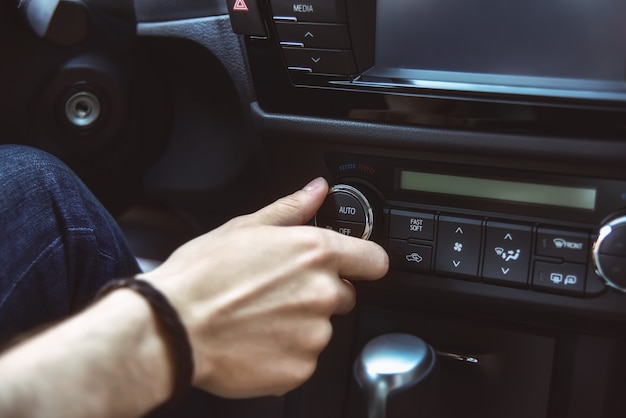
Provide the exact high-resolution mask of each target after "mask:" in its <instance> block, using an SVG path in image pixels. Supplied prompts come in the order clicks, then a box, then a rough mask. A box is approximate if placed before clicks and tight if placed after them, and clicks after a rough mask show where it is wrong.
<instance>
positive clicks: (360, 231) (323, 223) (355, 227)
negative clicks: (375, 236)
mask: <svg viewBox="0 0 626 418" xmlns="http://www.w3.org/2000/svg"><path fill="white" fill-rule="evenodd" d="M316 224H317V226H318V227H320V228H326V229H331V230H333V231H335V232H339V233H340V234H343V235H347V236H349V237H356V238H363V235H364V233H365V223H357V222H346V221H339V220H336V219H316Z"/></svg>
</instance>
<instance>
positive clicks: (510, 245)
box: [483, 222, 532, 285]
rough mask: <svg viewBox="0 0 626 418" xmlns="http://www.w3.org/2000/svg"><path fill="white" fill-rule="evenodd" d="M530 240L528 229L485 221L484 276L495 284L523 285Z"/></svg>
mask: <svg viewBox="0 0 626 418" xmlns="http://www.w3.org/2000/svg"><path fill="white" fill-rule="evenodd" d="M531 237H532V229H531V227H530V226H527V225H518V224H506V223H499V222H487V234H486V239H485V257H484V262H483V277H484V278H485V279H489V280H491V281H492V282H496V283H503V284H513V285H526V283H527V281H528V272H529V263H530V251H531Z"/></svg>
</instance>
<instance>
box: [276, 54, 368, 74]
mask: <svg viewBox="0 0 626 418" xmlns="http://www.w3.org/2000/svg"><path fill="white" fill-rule="evenodd" d="M283 53H284V55H285V61H286V62H287V67H289V68H294V69H304V68H306V69H310V70H311V72H313V73H320V74H337V75H350V74H355V73H356V65H355V64H354V58H353V56H352V51H350V50H338V49H337V50H335V49H313V48H283Z"/></svg>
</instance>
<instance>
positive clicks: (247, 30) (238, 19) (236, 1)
mask: <svg viewBox="0 0 626 418" xmlns="http://www.w3.org/2000/svg"><path fill="white" fill-rule="evenodd" d="M227 1H228V14H229V15H230V24H231V26H232V27H233V32H235V33H238V34H241V35H252V36H262V37H265V36H267V34H266V32H265V24H264V23H263V19H262V18H261V13H260V12H259V7H258V5H257V0H227Z"/></svg>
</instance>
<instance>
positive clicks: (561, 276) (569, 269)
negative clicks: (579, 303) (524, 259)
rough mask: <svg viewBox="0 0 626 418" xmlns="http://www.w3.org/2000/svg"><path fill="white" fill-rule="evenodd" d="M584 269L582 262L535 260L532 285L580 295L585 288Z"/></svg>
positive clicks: (542, 288) (585, 269) (541, 288)
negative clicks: (545, 261)
mask: <svg viewBox="0 0 626 418" xmlns="http://www.w3.org/2000/svg"><path fill="white" fill-rule="evenodd" d="M586 271H587V268H586V266H585V265H583V264H572V263H564V264H553V263H544V262H542V261H537V262H535V271H534V275H533V287H534V288H536V289H540V290H549V291H557V292H562V293H569V294H572V295H578V296H582V295H583V294H584V290H585V274H586Z"/></svg>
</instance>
